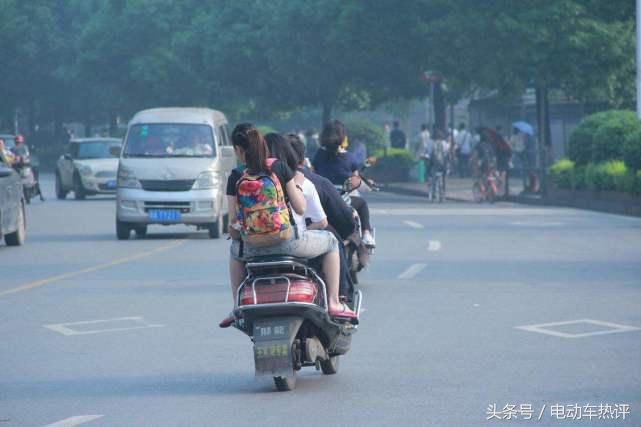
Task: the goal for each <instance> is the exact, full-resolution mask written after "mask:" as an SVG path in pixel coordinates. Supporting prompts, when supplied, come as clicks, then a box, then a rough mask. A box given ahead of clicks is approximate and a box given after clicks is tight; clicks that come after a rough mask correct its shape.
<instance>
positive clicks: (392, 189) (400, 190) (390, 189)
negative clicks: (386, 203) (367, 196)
mask: <svg viewBox="0 0 641 427" xmlns="http://www.w3.org/2000/svg"><path fill="white" fill-rule="evenodd" d="M380 188H381V191H384V192H386V193H394V194H400V195H403V196H415V197H424V198H426V199H427V192H426V191H421V190H413V189H411V188H404V187H397V186H394V185H392V186H388V185H384V186H381V187H380ZM445 200H451V201H453V202H473V200H469V199H465V198H463V197H456V196H447V195H446V196H445Z"/></svg>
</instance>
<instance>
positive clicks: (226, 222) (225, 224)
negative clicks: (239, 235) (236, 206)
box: [223, 213, 229, 233]
mask: <svg viewBox="0 0 641 427" xmlns="http://www.w3.org/2000/svg"><path fill="white" fill-rule="evenodd" d="M227 230H229V213H226V214H225V215H223V233H227Z"/></svg>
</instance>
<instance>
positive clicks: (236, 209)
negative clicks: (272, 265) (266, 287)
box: [219, 123, 356, 328]
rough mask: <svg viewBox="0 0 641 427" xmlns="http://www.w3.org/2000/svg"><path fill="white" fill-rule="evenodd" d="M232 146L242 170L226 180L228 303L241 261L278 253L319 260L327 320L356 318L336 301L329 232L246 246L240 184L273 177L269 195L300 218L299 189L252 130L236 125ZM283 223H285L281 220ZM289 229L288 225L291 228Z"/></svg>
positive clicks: (335, 263) (334, 245)
mask: <svg viewBox="0 0 641 427" xmlns="http://www.w3.org/2000/svg"><path fill="white" fill-rule="evenodd" d="M232 144H233V146H234V151H235V152H236V156H237V157H238V160H239V161H240V162H241V163H243V164H245V165H246V166H247V169H246V171H245V172H244V173H243V175H240V173H239V172H238V171H236V173H234V174H232V175H230V177H229V179H228V181H227V196H228V197H227V199H228V203H229V217H230V219H232V221H231V222H230V226H229V234H230V236H231V237H232V239H233V243H232V246H231V259H230V264H229V270H230V279H231V290H232V298H233V299H234V301H236V292H237V290H238V287H239V286H240V284H241V282H242V280H243V279H244V277H245V275H246V271H245V260H247V259H249V258H252V257H258V256H264V255H281V254H282V255H292V256H296V257H300V258H316V257H319V256H322V257H323V273H324V276H325V280H326V282H327V288H328V299H329V301H328V309H329V310H328V311H329V315H330V316H333V317H342V318H350V319H351V318H356V314H355V313H354V312H353V311H352V310H350V309H349V307H347V306H346V305H345V304H343V303H341V302H340V300H339V296H338V288H339V269H340V263H339V256H338V250H339V249H338V240H337V239H336V237H334V235H333V234H332V233H330V232H328V231H324V230H298V233H293V234H292V235H291V236H290V237H288V238H286V239H284V240H282V241H280V242H278V243H275V244H270V245H266V246H262V245H261V246H256V245H254V244H252V243H251V239H250V237H251V236H250V232H251V230H248V227H247V221H246V218H245V219H243V210H242V206H239V201H240V202H242V203H247V198H246V197H245V198H243V197H244V196H243V195H242V194H239V192H240V187H241V184H242V181H243V180H244V179H246V180H249V179H250V178H251V179H253V178H255V177H265V176H267V177H274V176H275V178H276V179H275V181H276V182H274V186H275V190H276V191H275V193H276V194H282V193H284V196H285V202H286V203H288V204H289V205H290V206H291V208H292V210H293V211H294V212H296V214H298V215H304V212H305V208H306V203H305V198H304V195H303V191H302V189H301V186H300V185H299V184H297V183H296V180H295V179H294V178H295V173H294V172H293V171H292V170H291V169H290V168H289V167H288V166H287V165H286V164H285V163H284V162H282V161H279V160H274V159H269V157H270V156H269V149H268V147H267V143H266V142H265V139H264V138H263V136H262V135H261V134H260V132H259V131H258V129H256V127H255V126H254V125H252V124H249V123H242V124H239V125H238V126H236V128H235V129H234V131H233V132H232ZM255 181H257V180H255ZM281 192H282V193H281ZM239 196H240V197H241V198H240V199H239ZM239 213H240V215H239ZM286 220H290V218H289V217H287V218H286ZM289 225H290V226H291V224H289ZM235 320H236V315H235V314H234V313H233V312H232V313H231V314H230V315H229V316H228V317H226V318H225V319H224V320H223V321H222V322H221V323H220V325H219V326H220V327H223V328H225V327H228V326H231V325H232V324H233V323H234V321H235Z"/></svg>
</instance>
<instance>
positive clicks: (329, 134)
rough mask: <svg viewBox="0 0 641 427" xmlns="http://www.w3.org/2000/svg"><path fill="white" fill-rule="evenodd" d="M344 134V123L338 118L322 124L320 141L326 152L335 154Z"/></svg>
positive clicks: (345, 134) (343, 139) (343, 138)
mask: <svg viewBox="0 0 641 427" xmlns="http://www.w3.org/2000/svg"><path fill="white" fill-rule="evenodd" d="M346 136H347V132H346V131H345V125H344V124H343V123H342V122H341V121H339V120H332V121H331V122H327V123H325V126H323V131H322V132H321V134H320V143H321V145H322V146H323V147H325V149H326V150H327V151H328V152H330V153H332V154H334V155H336V154H337V153H338V148H339V147H340V146H341V144H342V143H343V141H345V137H346Z"/></svg>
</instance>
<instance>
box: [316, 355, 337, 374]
mask: <svg viewBox="0 0 641 427" xmlns="http://www.w3.org/2000/svg"><path fill="white" fill-rule="evenodd" d="M339 361H340V359H339V356H332V357H330V358H329V359H327V360H322V361H321V362H320V366H321V371H323V374H325V375H334V374H335V373H337V372H338V365H339V363H338V362H339Z"/></svg>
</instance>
